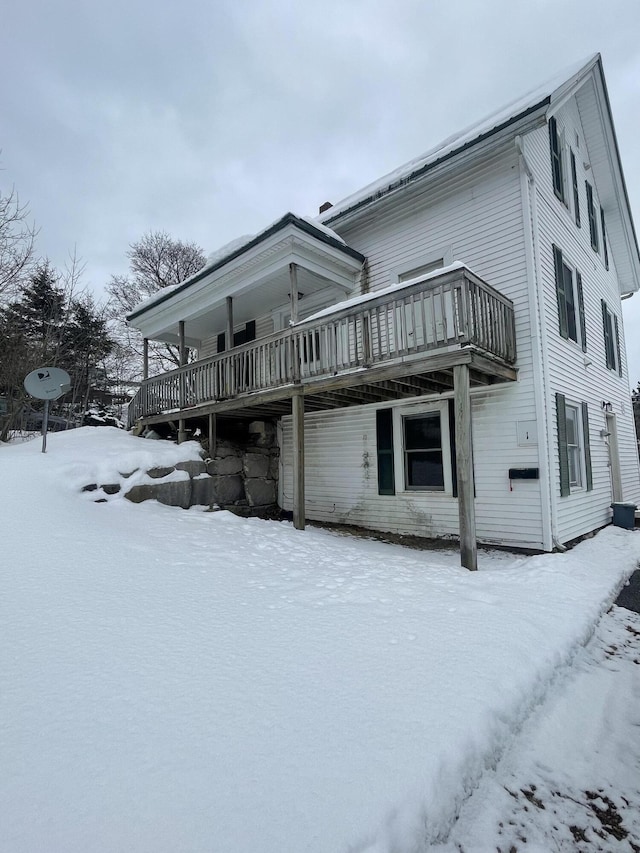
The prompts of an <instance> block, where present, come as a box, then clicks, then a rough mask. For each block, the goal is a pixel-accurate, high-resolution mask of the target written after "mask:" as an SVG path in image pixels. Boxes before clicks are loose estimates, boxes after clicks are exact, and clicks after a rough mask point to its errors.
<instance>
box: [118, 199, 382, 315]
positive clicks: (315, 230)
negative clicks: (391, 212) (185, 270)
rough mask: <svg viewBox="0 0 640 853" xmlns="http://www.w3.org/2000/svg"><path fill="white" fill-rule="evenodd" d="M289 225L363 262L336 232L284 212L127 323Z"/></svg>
mask: <svg viewBox="0 0 640 853" xmlns="http://www.w3.org/2000/svg"><path fill="white" fill-rule="evenodd" d="M289 225H293V226H294V227H295V228H297V229H298V230H299V231H302V232H304V233H305V234H309V235H310V236H312V237H314V238H315V239H316V240H319V241H320V242H322V243H325V244H326V245H327V246H331V247H332V248H333V249H337V250H338V251H340V252H343V253H344V254H345V255H347V256H349V257H351V258H353V259H355V260H357V261H359V262H360V263H364V261H365V256H364V255H362V254H361V253H360V252H358V251H356V250H355V249H352V248H351V247H350V246H347V244H346V243H345V241H344V240H343V239H342V237H340V236H338V234H336V233H335V231H332V230H331V229H330V228H328V227H327V226H326V225H323V224H322V223H321V222H315V221H314V220H313V219H309V218H307V217H304V216H297V215H296V214H295V213H285V215H284V216H282V217H280V219H277V220H276V221H275V222H272V223H271V225H268V226H267V227H266V228H264V229H263V230H262V231H260V232H259V233H258V234H253V235H252V234H250V235H247V236H246V237H241V238H239V239H237V240H233V241H232V242H231V243H227V245H226V246H223V247H222V248H221V249H218V250H217V251H215V252H213V253H212V254H211V255H209V258H208V260H207V263H206V264H205V265H204V266H203V267H202V269H200V270H198V272H197V273H195V274H194V275H192V276H191V277H190V278H187V279H185V281H183V282H181V283H179V284H173V285H169V286H168V287H164V288H163V289H162V290H160V291H159V292H158V293H156V294H154V295H153V296H151V297H149V298H148V299H145V300H144V302H141V303H140V304H139V305H136V307H135V308H134V309H133V311H132V312H131V313H130V314H128V315H127V320H128V321H130V320H134V319H135V318H136V317H139V316H140V315H141V314H144V313H145V312H146V311H148V310H149V309H150V308H152V307H155V306H157V305H159V304H160V303H162V302H165V301H166V300H167V299H171V298H173V297H174V296H176V295H177V294H179V293H181V292H182V291H184V290H186V289H187V288H189V287H191V285H194V284H196V283H197V282H199V281H201V280H202V279H203V278H205V276H208V275H210V274H211V273H214V272H216V271H217V270H219V269H220V268H221V267H224V266H225V265H226V264H229V263H231V261H233V260H235V259H236V258H238V257H240V256H241V255H243V254H244V253H245V252H249V251H250V250H251V249H252V248H254V247H255V246H258V245H259V244H260V243H262V242H264V241H265V240H267V239H268V238H269V237H271V236H272V235H274V234H277V232H278V231H282V230H283V229H284V228H286V227H287V226H289Z"/></svg>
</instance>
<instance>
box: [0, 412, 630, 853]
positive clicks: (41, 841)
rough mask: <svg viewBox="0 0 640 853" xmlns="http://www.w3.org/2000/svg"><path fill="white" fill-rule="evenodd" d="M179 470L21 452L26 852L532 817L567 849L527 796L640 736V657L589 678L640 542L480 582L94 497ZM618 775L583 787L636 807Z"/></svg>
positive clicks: (18, 557)
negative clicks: (137, 470)
mask: <svg viewBox="0 0 640 853" xmlns="http://www.w3.org/2000/svg"><path fill="white" fill-rule="evenodd" d="M183 450H184V448H181V449H180V453H182V454H183ZM176 452H177V448H175V447H174V446H173V445H170V444H168V443H165V442H150V441H146V442H145V441H143V440H142V439H135V438H132V437H131V436H129V435H127V434H124V433H122V432H119V431H117V430H115V429H111V428H104V429H92V428H89V427H87V428H83V429H79V430H75V431H72V432H69V433H59V434H56V435H52V436H50V437H49V440H48V452H47V454H46V455H43V454H41V453H40V442H39V441H32V442H28V443H26V444H22V445H17V446H8V447H2V448H0V518H1V519H2V543H1V554H0V558H1V572H2V589H3V593H2V597H1V599H0V624H1V625H2V633H3V636H2V643H1V645H0V678H1V684H2V692H1V695H0V767H1V768H2V773H1V774H0V803H1V804H2V805H1V807H0V810H1V813H2V814H1V816H0V850H3V851H8V853H27V851H29V853H35V851H46V853H63V851H64V853H67V851H86V853H89V851H91V853H93V851H104V853H106V852H107V851H109V853H112V851H125V850H126V851H135V853H138V852H139V851H140V853H142V851H144V853H147V851H148V853H179V851H184V853H187V851H188V853H201V852H202V853H204V851H208V852H210V851H216V853H218V851H219V853H285V851H292V853H293V851H296V853H301V851H308V853H347V851H349V853H364V851H367V853H417V851H421V850H427V849H430V847H431V846H432V847H435V849H443V850H445V849H446V850H452V851H453V850H458V849H460V848H459V847H458V846H457V845H458V843H459V844H461V845H463V847H464V850H465V851H472V850H474V849H475V850H495V849H496V843H500V838H496V836H495V832H496V831H497V829H496V827H497V825H498V823H499V820H500V818H499V816H500V814H503V813H505V810H506V811H508V810H509V809H511V813H512V814H513V815H516V816H517V817H516V819H513V818H512V817H511V815H510V816H509V818H508V820H509V819H511V820H513V828H512V830H509V832H511V835H512V840H513V843H517V844H519V845H522V846H519V847H518V849H522V850H524V849H530V850H534V849H547V848H546V847H545V844H544V841H542V842H540V838H543V839H544V827H543V828H542V829H539V830H535V829H534V830H533V834H532V833H531V832H530V833H529V835H530V838H532V839H535V838H538V843H539V844H541V845H542V846H539V847H537V848H536V847H529V848H527V847H526V846H525V845H524V844H522V842H521V841H517V840H516V839H517V838H518V837H519V836H518V832H520V823H522V822H523V821H524V825H525V830H524V831H523V833H524V835H525V836H526V834H527V831H528V830H527V827H528V826H529V824H530V823H531V820H532V818H531V816H530V815H529V813H528V812H524V810H523V806H525V805H526V806H528V807H529V806H530V808H531V810H532V811H541V809H539V808H538V807H537V806H535V805H531V802H530V801H529V800H528V797H527V796H525V799H524V800H523V799H522V796H524V795H520V794H518V792H519V791H520V789H521V787H522V786H525V787H526V786H527V785H531V784H532V783H533V784H537V785H538V786H541V787H542V788H544V784H545V778H547V777H545V769H544V768H545V767H546V768H547V770H548V768H549V766H550V764H551V763H552V758H553V755H554V754H556V755H557V753H558V750H559V749H560V748H561V747H563V748H564V749H565V750H568V746H567V740H568V738H569V734H570V738H571V739H570V744H571V748H572V750H573V751H572V752H571V751H570V750H569V752H570V754H572V755H575V753H576V752H578V751H580V750H581V749H582V751H583V752H584V750H585V749H588V750H589V751H590V752H591V753H592V752H593V749H594V747H595V746H596V745H597V744H598V743H600V742H601V741H600V740H599V739H600V738H601V737H602V733H601V732H600V731H599V730H598V728H597V725H596V723H595V722H594V721H595V720H596V718H597V719H601V718H602V717H603V714H604V718H605V719H606V720H607V721H608V722H609V723H610V725H611V727H612V728H613V729H615V730H616V731H617V730H620V731H623V732H626V731H633V730H634V729H633V727H634V725H635V731H636V732H637V731H638V728H637V724H638V722H640V719H638V718H639V717H640V710H638V709H640V702H639V701H638V699H639V698H640V697H639V691H640V688H639V686H638V678H637V676H638V671H639V670H640V667H637V666H636V667H635V669H634V663H633V653H630V654H631V657H630V658H629V659H628V661H626V662H627V663H628V673H629V674H625V676H624V678H623V679H622V682H616V684H618V685H619V684H622V687H621V691H622V693H621V694H616V692H615V690H613V688H612V687H611V684H610V682H609V681H607V678H609V677H610V674H609V675H606V674H605V675H602V673H600V674H599V675H598V676H597V677H596V676H595V675H593V673H592V674H591V675H589V673H590V672H592V670H593V667H591V668H590V665H588V662H587V661H588V660H591V658H590V657H589V656H591V657H592V658H594V660H595V659H596V658H598V656H600V657H599V658H598V659H600V658H602V659H603V660H604V657H606V655H605V654H604V649H605V647H606V643H609V644H611V643H613V642H614V640H612V639H611V637H613V636H614V635H615V638H616V642H618V644H620V643H621V642H622V641H621V639H620V638H621V637H622V638H624V637H626V636H627V635H628V636H631V634H632V632H629V631H627V630H626V623H625V622H624V619H625V617H615V613H616V611H614V612H613V613H614V615H613V616H611V617H608V618H610V619H612V620H613V623H615V624H614V627H610V628H607V627H606V626H605V627H603V625H604V624H605V623H604V622H603V623H602V625H601V626H600V627H598V629H597V630H598V632H599V633H596V634H595V636H594V639H593V642H592V643H591V644H590V645H589V647H588V649H586V650H585V649H584V648H583V646H584V644H585V643H587V641H589V640H590V638H591V637H592V636H593V635H594V630H595V629H596V626H597V623H598V620H599V619H600V617H601V616H602V614H604V613H605V612H606V611H607V609H608V608H609V606H610V604H611V602H612V600H613V599H614V598H615V595H616V592H617V590H618V589H619V587H620V585H621V583H622V582H623V581H624V579H625V578H626V577H627V576H628V575H629V574H630V573H631V571H632V570H633V569H634V568H635V566H636V564H637V562H638V558H639V557H640V535H638V534H637V533H631V532H627V531H621V530H618V529H615V528H608V529H606V530H605V531H603V532H602V533H600V534H599V535H598V536H597V537H596V538H595V539H592V540H590V541H587V542H584V543H582V544H581V545H579V546H578V547H576V548H575V549H573V550H572V551H570V552H568V553H567V554H561V555H548V556H538V557H522V556H516V555H509V554H497V553H481V554H480V571H479V572H477V573H469V572H466V571H465V570H462V569H460V568H459V565H458V554H457V553H456V552H455V551H453V550H452V551H451V552H442V551H433V552H428V551H424V552H421V551H413V550H408V549H405V548H402V547H400V546H395V545H387V544H384V543H380V542H375V541H369V540H360V539H357V540H356V539H352V538H349V537H347V536H342V535H339V534H336V533H332V532H327V531H323V530H318V529H308V530H307V531H305V532H300V531H296V530H294V529H293V527H292V526H291V525H289V524H285V523H282V524H280V523H277V522H265V521H259V520H255V519H254V520H249V521H245V520H241V519H239V518H237V517H235V516H233V515H231V514H229V513H226V512H217V513H209V512H204V511H202V509H198V508H193V509H191V510H189V511H183V510H179V509H172V508H169V507H165V506H161V505H159V504H157V503H155V502H147V503H145V504H140V505H134V504H131V503H129V502H128V501H126V500H125V499H123V498H121V497H119V496H112V497H111V498H110V499H109V500H108V502H107V503H101V504H98V503H95V502H94V499H95V493H91V492H88V493H81V492H80V488H81V487H82V485H84V484H86V483H91V482H99V481H102V482H105V481H109V479H108V478H109V476H110V475H112V476H113V477H117V476H118V472H123V473H125V472H126V473H128V472H130V471H131V470H133V468H134V467H137V466H138V465H142V464H152V463H153V462H154V461H155V462H156V464H164V463H170V462H172V461H175V459H174V456H175V454H176ZM183 455H184V454H183ZM98 472H99V473H98ZM105 478H106V479H105ZM619 612H622V611H619ZM624 613H625V614H626V611H624ZM616 619H618V621H617V622H616ZM623 623H624V624H623ZM633 624H634V625H635V626H636V628H637V629H638V630H640V625H639V623H638V622H637V621H636V622H635V623H633ZM607 631H611V632H613V634H611V635H609V634H607V633H606V632H607ZM603 632H604V633H603ZM616 632H617V633H616ZM603 638H604V639H603ZM632 639H633V638H632ZM594 643H595V646H594ZM598 643H599V645H598ZM603 643H604V644H605V645H603ZM636 649H637V645H636ZM635 654H636V656H637V651H636V652H635ZM594 656H595V657H594ZM572 663H573V666H572V667H570V664H572ZM581 667H582V669H580V668H581ZM583 670H584V671H583ZM598 672H600V671H598ZM634 672H635V681H633V678H632V676H633V674H634ZM625 673H627V670H625ZM583 676H584V678H587V679H588V678H591V679H592V680H591V681H589V682H588V684H586V683H584V682H583V681H582V680H581V679H582V677H583ZM605 682H606V683H605ZM580 685H582V686H580ZM605 688H606V690H605ZM572 690H573V691H574V693H571V691H572ZM602 690H605V694H602V693H601V691H602ZM567 691H568V693H567ZM607 691H608V692H607ZM634 691H635V693H634ZM567 695H569V696H570V701H569V704H568V705H563V704H562V703H563V701H565V699H566V696H567ZM602 695H605V699H602ZM616 695H618V696H620V695H622V696H623V697H624V699H625V700H627V699H630V698H633V697H635V703H636V704H635V708H636V711H635V714H636V717H635V723H634V720H633V719H632V715H631V716H630V714H629V713H627V712H625V713H623V712H622V710H620V708H618V709H616ZM585 696H586V697H589V696H593V697H594V701H593V703H592V704H590V703H588V702H587V705H589V707H583V706H580V707H578V708H577V717H576V719H577V720H578V724H579V726H581V727H582V730H578V731H577V732H570V733H569V734H568V732H567V726H569V725H570V719H569V717H570V713H569V712H570V709H571V708H573V707H574V706H575V703H576V702H578V701H579V702H581V703H583V705H584V701H585ZM563 697H565V699H563ZM597 697H600V698H597ZM542 702H544V704H543V705H542V707H539V706H540V704H541V703H542ZM603 703H604V705H606V708H605V707H604V705H603ZM607 703H608V704H607ZM590 708H591V709H592V712H591V711H590ZM545 709H546V710H545ZM532 714H533V715H532ZM563 714H564V718H563V716H562V715H563ZM616 714H617V716H616ZM541 715H542V716H541ZM554 715H558V717H557V718H558V719H560V720H562V719H565V721H566V725H555V724H553V720H554V719H556V717H554ZM534 723H535V725H537V727H538V728H536V729H535V732H534V730H533V729H531V727H532V726H533V725H534ZM545 725H546V728H545ZM625 726H627V729H625V728H624V727H625ZM540 727H542V728H540ZM520 729H522V732H521V733H520ZM541 732H542V733H541ZM519 733H520V734H519ZM536 738H537V739H538V740H537V741H536ZM635 741H636V752H635V753H633V755H634V756H635V758H633V760H634V761H636V762H637V755H638V749H637V741H638V736H637V734H636V735H635ZM536 743H537V744H538V745H537V746H536ZM534 747H535V748H534ZM583 747H584V749H583ZM526 749H529V752H528V753H526ZM518 750H520V751H518ZM523 750H524V751H525V752H523ZM545 751H546V753H548V755H546V756H545V755H542V757H538V756H539V755H540V754H541V753H545ZM525 753H526V754H525ZM629 755H630V756H631V755H632V753H631V752H630V753H629ZM501 757H504V760H503V761H502V762H501V763H500V764H499V765H498V761H499V759H500V758H501ZM631 760H632V759H631V758H629V757H628V759H627V764H629V763H630V762H631ZM526 761H528V762H529V763H528V764H526ZM621 761H622V765H621V766H622V768H623V770H624V767H626V765H625V763H624V760H622V759H621ZM509 762H511V763H509ZM610 763H611V762H609V763H608V764H607V762H604V765H606V766H604V765H603V764H602V762H600V764H601V767H600V770H601V772H602V774H603V778H602V779H601V780H600V782H599V781H598V778H596V777H597V775H598V772H597V770H598V767H597V762H596V766H595V767H593V766H591V764H593V762H591V764H590V765H589V766H587V764H588V762H585V761H583V760H582V759H581V760H580V761H578V760H577V759H576V761H574V762H573V763H572V764H571V762H570V766H568V767H567V768H566V773H567V778H566V779H565V789H564V790H565V791H566V792H568V793H572V792H573V794H575V793H576V789H575V787H571V786H572V785H574V786H575V785H576V784H579V778H578V777H579V774H580V773H584V777H585V781H584V786H583V789H587V788H588V789H589V790H593V793H594V796H596V795H597V796H602V795H604V796H608V797H611V798H612V799H613V798H614V797H615V791H614V787H613V786H614V785H615V779H611V778H610V776H611V774H612V773H614V775H615V772H616V771H615V768H614V769H613V770H612V768H611V767H610V766H609V765H610ZM496 765H498V769H497V770H496V769H495V768H496ZM523 768H524V769H523ZM628 770H629V773H631V768H628ZM636 773H637V766H636ZM522 774H524V775H522ZM549 784H550V783H549ZM608 785H609V787H607V786H608ZM478 786H479V787H478ZM506 787H508V788H510V789H512V793H513V794H515V795H516V796H515V799H514V796H511V795H509V794H508V793H505V788H506ZM476 788H477V790H476V793H475V794H474V796H473V797H472V798H471V799H470V800H468V799H467V798H468V796H469V794H470V793H471V792H472V790H473V789H476ZM600 789H602V790H600ZM527 790H529V789H527ZM531 795H532V796H534V792H533V791H531ZM545 796H547V798H551V797H552V793H551V788H549V790H548V791H547V790H545ZM465 801H466V802H465ZM639 801H640V795H639ZM598 802H600V803H604V804H605V805H606V801H605V800H599V801H598ZM616 802H617V801H616ZM463 804H464V805H463ZM478 804H481V805H480V807H479V806H478ZM461 808H462V812H461V817H460V820H459V822H458V824H457V825H456V826H455V827H454V822H455V818H456V816H457V814H458V812H460V809H461ZM478 808H480V811H481V816H480V814H479V813H476V811H474V810H477V809H478ZM603 808H604V805H603ZM635 814H636V817H635V820H636V821H637V819H638V818H637V811H636V812H635ZM494 818H495V820H494ZM572 819H573V818H572ZM559 820H562V818H560V819H559ZM519 822H520V823H519ZM581 825H582V824H581ZM452 830H453V834H452ZM492 833H494V834H493V835H492ZM536 833H537V835H536ZM521 834H522V833H521ZM507 836H508V833H505V834H503V836H500V837H505V839H506V837H507ZM611 838H613V836H612V837H611ZM509 840H510V843H511V836H509ZM571 841H572V836H571V835H570V834H568V835H567V843H568V844H569V843H571ZM573 841H574V842H575V836H573ZM603 843H604V842H603ZM612 843H613V842H612ZM616 843H617V842H616ZM620 843H624V844H626V845H628V841H624V842H620ZM503 849H504V851H505V853H506V851H507V850H509V844H506V846H504V848H503ZM551 849H555V848H551ZM558 849H581V848H577V847H575V848H572V847H566V848H565V847H562V848H560V847H558ZM585 849H594V850H595V849H598V848H597V847H595V846H594V847H593V848H590V847H586V848H585ZM602 849H604V850H608V849H618V848H617V847H615V846H611V847H606V846H605V847H603V848H602ZM619 849H625V850H631V849H632V847H630V846H625V847H620V848H619Z"/></svg>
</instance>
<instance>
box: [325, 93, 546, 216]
mask: <svg viewBox="0 0 640 853" xmlns="http://www.w3.org/2000/svg"><path fill="white" fill-rule="evenodd" d="M545 109H546V107H545V106H541V107H540V109H539V110H536V111H534V112H531V113H529V114H528V115H526V116H524V117H523V118H522V119H520V120H519V121H515V122H513V123H512V124H510V125H508V126H507V127H503V128H501V129H500V130H496V131H495V132H493V133H492V134H491V135H490V136H488V137H487V138H486V139H483V140H481V141H480V142H474V144H473V145H471V146H469V148H467V149H465V150H462V151H459V152H457V153H455V155H454V156H452V157H450V158H448V159H445V160H443V161H441V162H438V161H436V162H435V163H434V164H433V165H431V164H430V165H429V168H428V170H427V171H425V172H424V173H423V174H421V175H417V176H415V177H409V178H407V182H406V183H403V184H402V185H401V186H398V187H395V188H393V189H392V190H389V191H388V192H387V193H385V195H382V196H380V197H379V198H374V199H371V200H370V201H369V202H368V203H367V204H365V205H363V206H361V207H357V208H353V209H351V210H346V211H345V212H344V213H339V214H338V215H337V216H336V218H335V220H328V222H330V224H331V227H332V228H333V229H335V230H336V231H337V232H338V233H342V230H343V229H345V230H347V229H349V228H351V227H352V226H353V225H356V224H357V225H358V226H361V225H362V224H363V222H366V219H367V218H368V217H377V216H379V215H381V213H382V212H383V211H385V213H386V211H387V210H388V209H389V208H390V207H391V208H393V207H394V206H396V205H398V206H399V205H402V204H407V203H408V202H409V200H410V199H411V198H413V197H414V196H416V195H420V194H423V193H425V192H428V191H429V187H430V186H431V185H432V184H434V183H438V184H440V183H442V182H444V181H446V180H448V179H449V178H455V176H456V175H463V174H464V173H465V172H467V171H468V169H469V168H470V167H472V166H475V165H476V163H481V162H482V161H483V160H484V159H490V158H491V157H492V156H493V155H494V154H495V153H496V152H497V151H500V150H501V149H505V150H506V149H507V148H509V147H510V146H511V144H512V140H513V139H515V137H516V136H524V134H526V133H529V132H530V131H532V130H535V129H536V128H537V127H540V126H541V125H542V124H544V123H545V121H546V119H545Z"/></svg>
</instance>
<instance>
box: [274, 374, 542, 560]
mask: <svg viewBox="0 0 640 853" xmlns="http://www.w3.org/2000/svg"><path fill="white" fill-rule="evenodd" d="M498 387H499V386H496V388H498ZM511 387H512V386H511ZM505 395H506V396H507V397H508V388H507V386H501V391H498V392H497V393H496V392H493V391H492V392H489V393H482V394H480V395H478V394H474V395H473V397H472V418H473V440H474V449H475V455H474V471H475V477H476V524H477V533H478V538H479V540H480V541H481V542H486V543H492V544H502V545H512V546H519V547H529V548H537V549H541V548H542V547H543V544H542V538H541V537H542V534H541V519H540V488H539V481H538V480H529V481H526V480H521V481H514V482H513V483H512V484H511V486H510V484H509V479H508V468H509V467H510V466H511V465H513V466H518V467H525V466H526V467H537V465H538V457H537V447H532V448H530V449H524V448H519V447H518V445H517V436H516V424H515V423H513V422H511V423H508V424H505V423H504V422H500V414H499V413H500V412H501V411H503V410H504V409H503V406H502V405H501V403H505V402H507V401H506V400H503V401H501V400H500V397H503V396H505ZM441 402H442V398H441V397H438V399H437V400H435V401H432V405H435V406H438V405H439V404H440V403H441ZM405 404H406V401H401V402H400V403H399V407H400V408H405ZM421 404H422V407H423V409H428V408H429V406H428V400H427V399H424V400H422V401H421ZM416 405H417V403H416ZM383 407H384V408H388V407H389V404H388V403H386V404H384V406H383ZM379 408H382V406H377V405H368V406H358V407H354V408H350V409H336V410H333V411H328V412H318V413H313V414H306V415H305V491H306V515H307V518H309V519H313V520H317V521H327V522H336V523H339V524H355V525H361V526H363V527H369V528H372V529H374V530H381V531H385V532H393V533H401V534H405V535H413V536H422V537H429V538H440V537H444V538H446V537H456V536H457V535H458V524H459V521H458V500H457V498H455V497H453V496H452V495H451V494H450V493H447V492H446V491H407V490H403V491H402V492H398V493H396V494H395V495H380V494H378V476H377V466H376V456H377V454H376V410H377V409H379ZM292 447H293V446H292V425H291V417H290V416H289V417H285V418H283V419H282V454H281V459H282V470H281V492H282V502H283V508H284V509H287V510H291V509H292V506H293V504H292V496H293V479H292V473H293V470H292ZM452 464H453V463H452ZM447 476H448V477H450V469H449V471H448V472H447ZM396 483H397V479H396ZM510 489H511V490H510Z"/></svg>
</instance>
